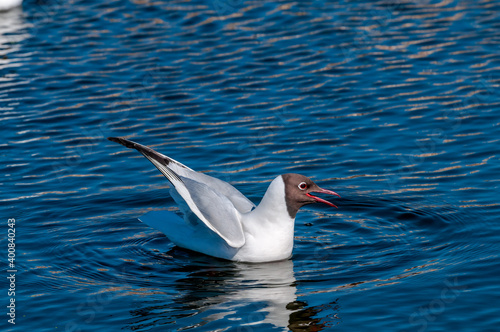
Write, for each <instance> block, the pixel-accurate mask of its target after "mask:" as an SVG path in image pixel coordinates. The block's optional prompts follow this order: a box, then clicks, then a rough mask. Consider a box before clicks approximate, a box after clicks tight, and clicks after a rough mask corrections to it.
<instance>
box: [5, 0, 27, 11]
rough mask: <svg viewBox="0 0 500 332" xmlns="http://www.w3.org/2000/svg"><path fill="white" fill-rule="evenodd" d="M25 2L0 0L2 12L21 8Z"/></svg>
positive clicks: (21, 0) (20, 0)
mask: <svg viewBox="0 0 500 332" xmlns="http://www.w3.org/2000/svg"><path fill="white" fill-rule="evenodd" d="M22 2H23V0H0V12H1V11H7V10H10V9H12V8H16V7H19V6H21V3H22Z"/></svg>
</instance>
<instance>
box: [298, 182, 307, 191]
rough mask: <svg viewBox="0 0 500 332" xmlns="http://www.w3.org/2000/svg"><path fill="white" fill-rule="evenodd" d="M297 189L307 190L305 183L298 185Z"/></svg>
mask: <svg viewBox="0 0 500 332" xmlns="http://www.w3.org/2000/svg"><path fill="white" fill-rule="evenodd" d="M299 189H300V190H306V189H307V183H305V182H301V183H299Z"/></svg>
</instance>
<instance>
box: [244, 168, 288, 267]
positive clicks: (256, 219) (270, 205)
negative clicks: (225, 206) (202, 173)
mask: <svg viewBox="0 0 500 332" xmlns="http://www.w3.org/2000/svg"><path fill="white" fill-rule="evenodd" d="M294 221H295V219H294V218H291V217H290V214H289V213H288V210H287V207H286V201H285V184H284V182H283V178H282V177H281V176H278V177H277V178H276V179H274V180H273V181H272V182H271V184H270V185H269V188H268V189H267V191H266V193H265V195H264V197H263V198H262V200H261V202H260V204H259V205H258V206H257V207H256V208H255V209H254V210H253V211H251V212H249V213H246V214H244V215H242V224H243V229H244V232H245V234H246V235H245V236H246V243H245V246H244V247H243V248H242V250H243V252H246V251H247V250H251V251H252V254H255V255H257V256H258V257H259V258H262V257H263V256H267V257H269V256H272V258H271V259H273V258H275V260H279V259H285V258H288V257H290V255H291V253H292V249H293V231H294ZM245 247H246V248H245ZM243 252H242V254H243Z"/></svg>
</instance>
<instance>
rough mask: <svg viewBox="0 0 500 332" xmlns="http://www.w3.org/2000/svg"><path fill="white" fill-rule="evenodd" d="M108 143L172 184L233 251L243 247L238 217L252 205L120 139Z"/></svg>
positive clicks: (234, 192) (219, 183) (222, 185)
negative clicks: (130, 151)
mask: <svg viewBox="0 0 500 332" xmlns="http://www.w3.org/2000/svg"><path fill="white" fill-rule="evenodd" d="M108 139H109V140H110V141H113V142H117V143H120V144H122V145H124V146H126V147H127V148H131V149H136V150H137V151H139V152H140V153H142V154H143V155H144V156H145V157H146V158H148V159H149V161H151V163H153V165H155V166H156V168H158V170H159V171H160V172H162V174H163V175H165V177H166V178H167V179H168V180H169V181H170V183H172V185H173V186H174V187H175V189H176V190H177V192H178V193H179V195H180V196H181V197H182V198H183V199H184V200H185V201H186V203H187V205H188V206H189V208H190V209H191V211H193V213H194V214H196V216H197V217H198V218H200V220H201V221H202V222H203V223H204V224H205V225H206V226H207V227H208V228H210V229H211V230H212V231H214V232H215V233H216V234H218V235H219V236H220V237H221V238H223V239H224V240H225V241H226V243H227V244H228V245H229V246H231V247H234V248H239V247H241V246H243V244H245V237H244V234H243V229H242V226H241V220H240V214H241V213H246V212H249V211H251V210H252V209H253V208H254V207H255V205H254V204H253V203H252V202H251V201H250V200H249V199H248V198H246V197H245V196H244V195H243V194H242V193H240V192H239V191H238V190H237V189H236V188H234V187H233V186H231V185H230V184H229V183H227V182H224V181H222V180H219V179H217V178H214V177H211V176H209V175H206V174H203V173H198V172H195V171H193V170H192V169H190V168H189V167H187V166H185V165H183V164H181V163H179V162H177V161H175V160H174V159H172V158H169V157H167V156H165V155H163V154H161V153H158V152H156V151H154V150H153V149H151V148H149V147H147V146H144V145H141V144H138V143H135V142H132V141H130V140H127V139H124V138H120V137H109V138H108Z"/></svg>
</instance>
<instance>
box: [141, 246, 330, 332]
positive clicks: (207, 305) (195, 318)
mask: <svg viewBox="0 0 500 332" xmlns="http://www.w3.org/2000/svg"><path fill="white" fill-rule="evenodd" d="M167 254H168V255H169V256H172V257H176V258H178V259H179V262H178V263H179V265H178V267H175V268H173V269H171V270H170V272H169V274H171V275H177V274H178V275H179V278H178V279H177V280H176V284H175V288H176V289H177V291H178V294H179V295H178V296H176V297H175V298H174V302H175V303H176V304H178V306H176V312H177V314H176V317H167V316H164V317H162V318H163V319H160V320H161V321H163V322H165V324H166V325H168V324H170V323H171V322H173V321H174V319H175V320H176V321H177V324H183V325H184V326H183V328H194V327H196V326H204V325H206V324H212V325H211V326H213V324H216V325H217V327H218V329H219V328H222V329H223V330H225V328H224V326H225V327H230V326H232V327H238V328H237V330H238V331H247V330H248V331H253V329H254V327H256V326H257V324H258V327H259V328H260V327H263V326H264V327H265V326H269V327H272V328H271V329H272V330H276V329H277V330H283V331H288V330H291V331H321V330H324V329H326V328H328V327H331V325H332V324H331V322H327V321H324V319H323V318H317V317H316V316H317V315H318V314H319V313H320V312H321V311H323V310H326V309H327V310H328V311H331V310H333V311H334V312H335V314H334V315H335V316H337V311H338V305H337V304H336V303H335V302H333V303H331V305H328V308H325V306H324V305H323V306H316V307H310V306H308V304H307V303H306V302H303V301H300V300H297V295H296V292H297V287H296V280H295V276H294V271H293V261H292V260H285V261H279V262H272V263H260V264H248V263H236V262H230V261H224V260H219V259H216V258H211V257H208V256H205V255H201V254H198V253H195V252H191V251H187V250H183V249H180V248H178V247H176V248H174V249H172V250H171V251H170V252H168V253H167ZM160 307H162V305H159V306H151V304H150V306H148V307H144V308H141V309H139V310H135V311H134V312H132V314H133V315H134V316H142V317H143V318H145V317H148V316H149V317H151V316H154V315H156V313H158V309H160ZM179 309H181V311H183V312H185V313H186V315H185V316H184V315H182V314H181V315H179ZM159 311H162V310H159ZM157 318H158V317H157ZM182 319H184V322H183V323H181V321H180V320H182ZM154 321H155V322H156V323H158V322H159V320H157V319H155V320H154ZM187 321H188V322H187ZM215 322H217V323H215ZM143 323H144V321H143V322H142V324H141V327H145V326H144V325H143ZM185 323H188V324H185ZM186 325H189V326H186ZM165 327H167V326H165Z"/></svg>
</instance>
